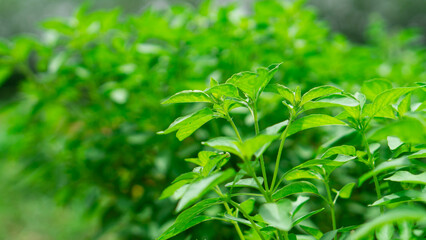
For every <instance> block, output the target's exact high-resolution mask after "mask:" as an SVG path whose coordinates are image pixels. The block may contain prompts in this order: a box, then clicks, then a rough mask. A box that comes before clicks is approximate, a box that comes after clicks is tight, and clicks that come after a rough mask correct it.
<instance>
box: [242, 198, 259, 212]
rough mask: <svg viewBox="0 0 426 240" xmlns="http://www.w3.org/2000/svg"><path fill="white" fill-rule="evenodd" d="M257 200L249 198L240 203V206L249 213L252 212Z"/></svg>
mask: <svg viewBox="0 0 426 240" xmlns="http://www.w3.org/2000/svg"><path fill="white" fill-rule="evenodd" d="M255 203H256V201H255V200H254V199H253V198H249V199H247V200H245V201H244V202H242V203H240V207H241V208H242V209H244V211H245V212H246V213H247V214H250V213H251V212H253V210H254V204H255Z"/></svg>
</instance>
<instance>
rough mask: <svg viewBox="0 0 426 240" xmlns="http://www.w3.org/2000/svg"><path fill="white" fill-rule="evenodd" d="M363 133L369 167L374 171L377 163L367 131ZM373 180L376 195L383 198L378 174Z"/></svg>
mask: <svg viewBox="0 0 426 240" xmlns="http://www.w3.org/2000/svg"><path fill="white" fill-rule="evenodd" d="M361 134H362V141H363V143H364V146H365V150H366V151H367V156H368V161H367V162H368V164H369V167H370V168H371V170H372V171H373V172H374V169H375V166H374V165H375V163H374V159H373V155H372V154H371V152H370V146H369V145H368V140H367V137H366V136H365V131H364V130H362V132H361ZM373 180H374V187H375V189H376V195H377V199H381V198H382V193H381V192H380V184H379V180H378V179H377V176H376V174H373ZM380 213H384V208H383V206H380Z"/></svg>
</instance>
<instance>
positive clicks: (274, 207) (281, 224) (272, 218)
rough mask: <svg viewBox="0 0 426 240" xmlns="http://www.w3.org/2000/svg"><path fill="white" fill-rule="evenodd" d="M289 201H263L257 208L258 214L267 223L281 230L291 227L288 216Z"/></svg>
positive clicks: (289, 209)
mask: <svg viewBox="0 0 426 240" xmlns="http://www.w3.org/2000/svg"><path fill="white" fill-rule="evenodd" d="M290 211H291V201H290V200H288V199H282V200H280V201H278V202H276V203H265V204H263V205H262V206H261V207H260V209H259V214H260V216H262V218H263V220H264V221H265V222H266V223H268V224H269V225H271V226H273V227H275V228H277V229H279V230H283V231H289V230H290V229H291V227H292V221H291V217H290Z"/></svg>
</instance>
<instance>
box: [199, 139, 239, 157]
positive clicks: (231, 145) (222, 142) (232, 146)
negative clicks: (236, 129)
mask: <svg viewBox="0 0 426 240" xmlns="http://www.w3.org/2000/svg"><path fill="white" fill-rule="evenodd" d="M202 144H204V145H207V146H209V147H212V148H215V149H218V150H222V151H225V152H230V153H232V154H235V155H237V156H239V157H240V158H241V159H243V155H242V153H241V152H240V149H239V148H238V146H237V144H238V140H236V139H235V138H231V137H217V138H213V139H210V140H208V141H207V142H203V143H202Z"/></svg>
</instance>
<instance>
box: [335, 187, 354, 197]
mask: <svg viewBox="0 0 426 240" xmlns="http://www.w3.org/2000/svg"><path fill="white" fill-rule="evenodd" d="M354 187H355V183H348V184H346V185H345V186H343V187H342V188H341V189H340V191H339V197H341V198H350V197H351V194H352V189H353V188H354Z"/></svg>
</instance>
